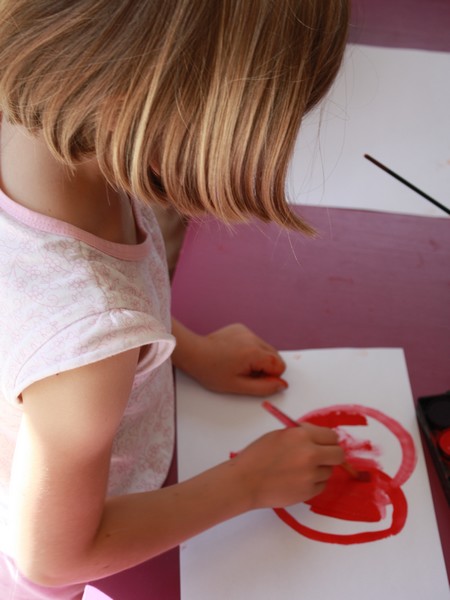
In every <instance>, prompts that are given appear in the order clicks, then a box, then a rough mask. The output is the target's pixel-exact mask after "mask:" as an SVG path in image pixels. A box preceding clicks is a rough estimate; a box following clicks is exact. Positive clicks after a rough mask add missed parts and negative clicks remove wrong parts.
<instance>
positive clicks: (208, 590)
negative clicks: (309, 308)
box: [177, 349, 449, 600]
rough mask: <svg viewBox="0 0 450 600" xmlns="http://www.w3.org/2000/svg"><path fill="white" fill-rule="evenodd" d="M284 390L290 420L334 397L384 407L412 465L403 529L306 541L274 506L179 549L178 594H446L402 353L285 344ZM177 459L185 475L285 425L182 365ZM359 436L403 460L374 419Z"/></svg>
mask: <svg viewBox="0 0 450 600" xmlns="http://www.w3.org/2000/svg"><path fill="white" fill-rule="evenodd" d="M282 355H283V357H284V359H285V360H286V363H287V371H286V379H287V381H288V382H289V385H290V387H289V389H288V390H287V391H286V392H283V393H282V394H279V395H277V396H274V397H272V398H271V402H272V403H273V404H274V405H276V406H277V407H278V408H280V409H281V410H282V411H283V412H285V413H286V414H288V415H290V416H291V417H292V418H294V419H298V418H300V417H301V416H302V415H304V414H305V413H307V412H310V411H311V410H316V409H318V408H322V407H328V406H331V405H348V404H357V405H360V406H364V407H371V408H373V409H376V410H377V411H381V412H382V413H384V414H386V415H387V416H389V417H391V418H393V419H395V420H396V421H397V422H399V423H400V424H401V425H402V427H403V428H405V429H406V430H407V431H408V432H409V433H410V434H411V436H412V439H413V442H414V446H415V449H416V453H417V464H416V466H415V469H414V471H413V473H412V475H411V476H410V478H409V479H408V481H406V483H405V484H404V485H403V488H402V489H403V492H404V494H405V496H406V499H407V502H408V516H407V520H406V524H405V526H404V528H403V530H402V531H401V532H400V533H399V534H397V535H395V536H391V537H388V538H386V539H382V540H379V541H375V542H370V543H363V544H355V545H348V546H344V545H340V544H335V543H324V542H318V541H315V540H311V539H307V538H306V537H303V536H301V535H300V534H299V533H297V532H296V531H293V530H292V529H290V528H289V527H288V526H287V525H285V524H284V523H283V522H282V521H281V520H280V519H279V518H278V517H277V516H276V515H275V514H274V513H273V511H271V510H270V509H267V510H259V511H255V512H252V513H248V514H245V515H242V516H240V517H237V518H235V519H232V520H230V521H228V522H226V523H223V524H221V525H219V526H217V527H214V528H213V529H211V530H209V531H207V532H205V533H203V534H201V535H199V536H197V537H195V538H193V539H191V540H189V541H188V542H186V543H185V544H183V545H182V547H181V553H180V555H181V598H182V600H209V599H212V598H214V600H230V599H232V600H252V599H255V600H256V599H257V600H273V599H274V598H277V599H278V598H279V599H280V600H284V599H289V600H290V599H293V598H299V599H300V598H302V599H303V598H304V599H308V600H316V599H317V600H325V599H326V600H328V599H329V598H333V599H337V600H340V599H346V600H351V599H356V598H364V599H365V600H370V599H377V600H378V599H379V598H389V599H390V598H395V599H396V600H403V599H404V600H406V599H408V600H423V599H424V598H433V600H448V598H449V589H448V583H447V576H446V571H445V565H444V560H443V555H442V549H441V545H440V540H439V534H438V530H437V525H436V520H435V514H434V508H433V503H432V499H431V494H430V489H429V483H428V476H427V472H426V467H425V464H424V458H423V453H422V447H421V442H420V438H419V433H418V428H417V425H416V418H415V412H414V404H413V399H412V396H411V390H410V386H409V380H408V375H407V370H406V364H405V360H404V356H403V351H402V350H399V349H369V350H366V349H332V350H310V351H301V352H284V353H282ZM177 399H178V400H177V401H178V467H179V477H180V480H184V479H187V478H189V477H191V476H193V475H195V474H197V473H199V472H201V471H203V470H205V469H207V468H209V467H211V466H213V465H214V464H217V463H219V462H222V461H224V460H226V459H227V458H228V455H229V452H230V451H239V450H240V449H242V448H243V447H245V446H246V445H247V444H248V443H249V442H251V441H252V440H253V439H255V438H256V437H258V436H260V435H261V434H263V433H265V432H267V431H269V430H271V429H276V428H279V427H282V425H281V424H280V423H279V422H277V420H276V419H275V418H274V417H273V416H272V415H271V414H269V413H268V412H267V411H265V410H264V409H263V408H262V406H261V399H255V398H249V397H244V396H239V397H237V396H227V395H218V394H213V393H210V392H207V391H206V390H204V389H203V388H201V387H199V386H198V385H197V384H196V383H195V382H194V381H192V380H191V379H189V378H188V377H186V376H184V375H183V374H180V373H177ZM365 429H366V431H365V432H364V435H365V436H367V435H370V436H371V438H372V436H373V437H375V438H377V439H376V441H377V443H379V445H380V446H381V448H382V454H381V456H380V457H379V461H380V463H381V465H382V470H383V471H384V472H386V473H387V474H388V475H390V476H393V475H394V474H395V471H396V469H397V468H398V466H399V463H400V461H401V450H400V446H399V443H398V441H397V439H396V438H395V437H394V436H392V434H391V433H390V432H389V431H387V430H386V429H385V428H384V427H383V426H381V425H380V424H379V423H377V422H376V421H370V422H369V424H368V427H366V428H365ZM290 512H292V514H294V515H295V516H296V518H299V519H300V520H302V521H303V520H304V521H305V523H307V524H308V525H309V526H311V527H313V528H316V529H319V530H320V529H322V530H324V531H327V532H336V533H344V534H348V533H356V532H358V531H368V530H374V529H375V530H376V529H377V528H386V526H387V525H389V519H390V515H389V514H387V516H386V522H387V525H386V523H383V522H382V523H371V524H368V523H349V522H347V521H341V520H339V519H331V518H329V517H320V516H318V515H312V514H311V513H310V511H309V509H308V507H307V506H306V505H304V504H302V505H299V506H298V507H294V508H293V509H292V511H291V509H290Z"/></svg>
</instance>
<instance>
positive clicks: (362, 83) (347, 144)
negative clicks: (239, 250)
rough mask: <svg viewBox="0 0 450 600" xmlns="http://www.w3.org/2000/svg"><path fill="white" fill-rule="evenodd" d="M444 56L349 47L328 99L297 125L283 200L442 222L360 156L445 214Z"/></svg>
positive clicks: (449, 169)
mask: <svg viewBox="0 0 450 600" xmlns="http://www.w3.org/2000/svg"><path fill="white" fill-rule="evenodd" d="M449 98H450V54H449V53H444V52H429V51H420V50H403V49H393V48H373V47H369V46H360V45H349V46H348V49H347V51H346V55H345V60H344V63H343V68H342V71H341V73H340V74H339V76H338V78H337V80H336V82H335V84H334V85H333V87H332V90H331V92H330V95H329V97H328V98H327V99H326V100H325V101H324V102H323V103H322V104H321V105H320V107H319V109H317V110H315V111H313V112H312V113H311V114H310V115H307V116H306V117H305V119H304V122H303V124H302V126H301V130H300V133H299V136H298V140H297V145H296V149H295V152H294V156H293V160H292V163H291V168H290V172H289V176H288V181H287V193H288V196H289V198H290V200H291V201H292V202H293V203H297V204H312V205H319V206H333V207H344V208H359V209H368V210H378V211H387V212H396V213H405V214H413V215H425V216H437V217H444V218H445V217H446V214H445V212H443V211H442V210H440V209H439V208H436V207H435V206H434V205H433V204H431V203H430V202H429V201H428V200H426V199H425V198H423V197H421V196H420V195H418V194H417V193H416V192H414V191H413V190H411V189H409V188H407V187H406V186H405V185H404V184H403V183H400V182H399V181H397V180H396V179H394V178H393V177H392V176H391V175H388V174H387V173H385V172H384V171H382V170H380V169H379V168H378V167H376V166H375V165H373V164H372V163H370V162H369V161H368V160H366V159H365V158H364V154H366V153H367V154H370V155H371V156H373V157H374V158H375V159H377V160H378V161H379V162H381V163H383V164H384V165H385V166H387V167H388V168H390V169H391V170H392V171H394V172H396V173H397V174H398V175H400V176H401V177H403V178H404V179H406V180H407V181H409V182H410V183H412V184H413V185H415V186H416V187H417V188H419V189H420V190H422V191H423V192H425V193H426V194H428V195H429V196H431V197H432V198H433V199H435V200H437V201H438V202H440V203H441V204H443V205H445V206H447V207H448V208H450V111H449V110H448V104H449Z"/></svg>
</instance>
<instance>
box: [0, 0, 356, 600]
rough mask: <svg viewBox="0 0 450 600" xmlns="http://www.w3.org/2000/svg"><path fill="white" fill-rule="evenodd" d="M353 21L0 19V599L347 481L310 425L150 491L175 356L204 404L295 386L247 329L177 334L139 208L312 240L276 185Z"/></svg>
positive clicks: (230, 1)
mask: <svg viewBox="0 0 450 600" xmlns="http://www.w3.org/2000/svg"><path fill="white" fill-rule="evenodd" d="M347 13H348V10H347V2H346V1H345V0H280V1H278V2H272V1H271V0H258V1H255V2H248V1H246V0H141V1H136V0H70V1H69V0H34V1H33V2H29V1H28V0H2V1H1V3H0V109H1V112H2V124H1V154H0V183H1V188H2V192H1V195H0V244H1V257H2V260H1V265H0V278H1V282H0V286H1V287H0V289H1V332H0V385H1V387H0V407H1V424H0V444H1V459H0V550H1V555H0V565H1V566H0V573H1V576H0V590H1V594H0V595H1V597H2V598H8V599H11V598H14V599H15V600H19V599H27V600H30V599H34V598H41V599H42V598H61V599H75V598H81V597H82V593H83V588H84V585H83V582H86V581H89V580H93V579H96V578H100V577H104V576H106V575H109V574H112V573H116V572H118V571H120V570H123V569H127V568H128V567H131V566H133V565H136V564H138V563H140V562H142V561H145V560H147V559H149V558H150V557H152V556H155V555H157V554H158V553H161V552H164V551H165V550H167V549H169V548H171V547H173V546H175V545H177V544H179V543H180V542H182V541H183V540H185V539H186V538H188V537H190V536H193V535H195V534H197V533H199V532H201V531H203V530H205V529H206V528H208V527H212V526H214V525H215V524H217V523H219V522H221V521H224V520H225V519H229V518H231V517H234V516H235V515H238V514H241V513H243V512H245V511H249V510H252V509H255V508H261V507H271V506H274V505H276V506H286V505H289V504H292V503H295V502H299V501H302V500H305V499H307V498H310V497H311V496H313V495H315V494H317V493H319V492H320V491H321V490H322V489H323V488H324V486H325V484H326V481H327V479H328V477H329V476H330V473H331V469H332V466H333V465H336V464H339V463H340V462H342V461H343V454H342V450H341V448H340V447H339V445H338V440H337V437H336V434H335V433H334V432H333V431H331V430H329V429H324V428H319V427H313V426H307V425H305V426H304V427H303V426H302V427H301V428H292V429H287V430H282V431H275V432H272V433H270V434H268V435H265V436H264V437H262V438H260V439H258V440H256V441H255V442H254V443H252V444H251V445H250V446H248V447H247V448H246V449H244V450H243V451H242V452H241V453H240V454H239V455H238V456H237V457H235V458H233V459H232V460H230V461H227V462H225V463H223V464H220V465H218V466H217V467H215V468H213V469H211V470H209V471H207V472H205V473H202V474H200V475H198V476H197V477H195V478H193V479H191V480H189V481H185V482H182V483H180V484H178V485H174V486H171V487H161V485H162V484H163V482H164V479H165V477H166V474H167V470H168V467H169V464H170V461H171V456H172V448H173V438H174V431H173V430H174V427H173V382H172V377H171V365H170V361H169V356H170V355H172V361H173V364H174V365H176V366H177V367H179V368H181V369H183V370H185V371H186V372H187V373H188V374H190V375H191V376H192V377H195V378H196V379H198V380H199V381H200V382H201V383H202V384H204V385H205V386H208V387H209V388H211V389H213V390H216V391H226V392H236V393H248V394H254V395H266V394H270V393H273V392H275V391H277V390H279V389H283V388H284V387H285V386H286V383H285V382H284V381H283V380H282V379H281V375H282V373H283V370H284V365H283V363H282V361H281V359H280V357H279V355H278V353H277V352H276V350H275V349H273V348H272V347H270V346H268V345H267V344H265V343H264V342H263V341H262V340H260V339H259V338H257V337H256V336H255V335H253V334H252V333H251V332H249V331H248V330H247V329H246V328H244V327H242V326H231V327H228V328H225V329H223V330H220V331H217V332H215V333H212V334H211V335H209V336H206V337H201V336H197V335H195V334H194V333H193V332H191V331H189V330H187V329H186V328H185V327H183V326H182V325H181V324H179V323H176V322H174V323H173V324H172V326H171V323H170V316H169V284H168V277H167V268H166V265H165V262H164V261H165V259H164V251H163V244H162V239H161V236H160V233H159V229H158V226H157V224H156V222H155V219H154V215H153V212H152V209H151V208H150V205H151V204H158V205H161V206H163V207H167V206H169V207H172V208H174V209H175V210H176V211H177V212H178V213H180V214H182V215H185V216H188V217H189V216H191V217H192V216H196V215H200V214H203V213H211V214H213V215H216V216H217V217H219V218H221V219H223V220H225V221H237V220H245V219H248V218H249V217H251V216H256V217H258V218H260V219H262V220H263V221H275V222H277V223H279V224H282V225H283V226H287V227H290V228H291V229H293V230H296V231H303V232H305V233H309V232H311V228H310V227H309V226H308V225H307V224H306V223H304V222H303V221H302V220H301V219H299V218H298V217H297V216H296V215H295V214H294V213H293V212H291V211H290V209H289V207H288V205H287V203H286V200H285V196H284V180H285V174H286V169H287V165H288V161H289V157H290V154H291V151H292V149H293V145H294V142H295V138H296V135H297V131H298V127H299V124H300V121H301V119H302V116H303V115H304V114H305V113H306V112H307V111H308V110H309V109H310V108H311V107H313V106H314V105H315V104H316V103H317V102H318V101H319V100H320V99H321V98H322V97H323V95H324V94H325V92H326V91H327V89H328V88H329V86H330V84H331V82H332V81H333V79H334V77H335V75H336V73H337V71H338V68H339V64H340V62H341V58H342V53H343V48H344V45H345V38H346V31H347V19H348V14H347ZM175 340H176V346H175ZM255 373H258V374H259V375H261V374H262V375H263V376H259V377H254V374H255Z"/></svg>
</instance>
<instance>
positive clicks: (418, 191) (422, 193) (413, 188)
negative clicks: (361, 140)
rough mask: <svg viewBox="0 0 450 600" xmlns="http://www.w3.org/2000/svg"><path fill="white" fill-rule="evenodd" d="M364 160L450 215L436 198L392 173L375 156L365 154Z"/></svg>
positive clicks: (449, 211)
mask: <svg viewBox="0 0 450 600" xmlns="http://www.w3.org/2000/svg"><path fill="white" fill-rule="evenodd" d="M364 158H367V160H370V162H371V163H373V164H374V165H376V166H377V167H378V168H380V169H382V170H383V171H385V172H386V173H388V174H389V175H392V177H394V178H395V179H397V180H398V181H401V183H403V184H404V185H406V186H407V187H409V188H410V189H411V190H414V191H415V192H416V193H417V194H420V195H421V196H422V198H425V199H426V200H428V202H431V204H434V206H437V207H438V208H440V209H441V210H442V211H444V212H445V213H447V214H448V215H450V208H447V207H446V206H444V205H443V204H441V203H440V202H438V201H437V200H435V199H434V198H432V197H431V196H429V195H428V194H426V193H425V192H422V190H419V188H418V187H416V186H415V185H413V184H412V183H410V182H409V181H407V180H406V179H404V178H403V177H401V176H400V175H398V173H395V171H392V169H389V168H388V167H386V166H385V165H383V163H380V161H378V160H376V159H375V158H373V156H370V154H364Z"/></svg>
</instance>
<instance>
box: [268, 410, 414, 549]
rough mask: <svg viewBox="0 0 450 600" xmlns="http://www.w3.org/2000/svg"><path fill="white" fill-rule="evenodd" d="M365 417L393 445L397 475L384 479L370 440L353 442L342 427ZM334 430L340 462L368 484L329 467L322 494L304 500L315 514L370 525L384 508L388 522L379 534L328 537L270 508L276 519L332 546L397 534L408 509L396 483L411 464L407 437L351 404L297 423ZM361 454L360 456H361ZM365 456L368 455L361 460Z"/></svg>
mask: <svg viewBox="0 0 450 600" xmlns="http://www.w3.org/2000/svg"><path fill="white" fill-rule="evenodd" d="M367 417H370V418H372V419H375V420H376V421H378V422H379V423H381V424H382V425H384V426H385V427H386V428H387V429H388V430H389V431H390V432H391V433H392V434H393V435H394V436H395V437H396V438H397V439H398V441H399V443H400V446H401V449H402V460H401V464H400V466H399V469H398V471H397V473H396V474H395V475H394V477H390V476H389V475H387V474H386V473H383V471H382V470H381V468H380V465H379V464H378V462H377V461H376V460H375V456H377V455H379V454H380V452H379V450H378V449H377V448H376V447H375V446H373V444H372V443H371V442H370V440H357V439H355V438H353V436H351V435H350V434H349V433H348V432H345V431H340V430H339V428H340V427H343V426H367ZM297 422H298V423H301V422H308V423H313V424H315V425H321V426H323V427H331V428H334V429H336V430H337V432H338V434H339V436H340V443H341V445H342V446H343V447H344V450H345V454H346V459H347V460H349V462H351V464H352V466H354V467H355V468H356V469H359V470H363V471H369V473H370V475H371V477H370V481H367V482H361V481H355V480H354V479H352V478H351V477H350V476H349V475H348V473H346V472H345V471H344V470H343V469H339V468H335V469H333V473H332V476H331V477H330V479H329V481H328V483H327V487H326V488H325V490H324V491H323V492H322V493H321V494H319V495H318V496H315V497H314V498H311V499H310V500H308V501H307V502H306V504H308V505H309V506H310V507H311V511H312V512H314V513H316V514H321V515H325V516H328V517H333V518H335V519H341V520H346V521H358V522H363V523H376V522H380V521H381V520H382V519H383V518H385V516H386V513H387V510H386V509H387V507H388V506H392V509H393V510H392V519H391V524H390V526H389V527H387V528H386V529H382V530H379V531H365V532H360V533H355V534H334V533H324V532H321V531H316V530H314V529H311V528H310V527H307V526H306V525H303V524H302V523H300V522H299V521H298V520H297V519H296V518H295V517H293V516H292V515H291V514H290V513H289V512H288V511H287V510H286V509H284V508H275V509H274V511H275V513H276V514H277V515H278V517H279V518H280V519H281V520H282V521H283V522H284V523H286V524H287V525H289V527H291V528H292V529H293V530H294V531H296V532H297V533H300V534H301V535H303V536H305V537H307V538H309V539H312V540H316V541H319V542H327V543H334V544H345V545H349V544H361V543H366V542H373V541H376V540H381V539H383V538H386V537H389V536H392V535H396V534H398V533H399V532H400V531H401V530H402V529H403V527H404V525H405V523H406V518H407V514H408V505H407V501H406V498H405V495H404V493H403V491H402V490H401V487H400V486H401V485H403V483H405V481H407V480H408V478H409V477H410V475H411V473H412V472H413V470H414V467H415V464H416V453H415V448H414V442H413V440H412V437H411V435H410V434H409V433H408V432H407V431H406V430H405V429H404V428H403V427H402V426H401V425H400V424H399V423H398V422H397V421H395V420H394V419H392V418H391V417H388V416H387V415H385V414H384V413H382V412H380V411H378V410H375V409H373V408H370V407H367V406H360V405H357V404H348V405H336V406H331V407H328V408H324V409H320V410H316V411H312V412H310V413H308V414H306V415H304V416H303V417H302V418H301V419H298V421H297ZM361 451H364V453H365V456H361V455H360V453H361ZM367 455H368V456H367Z"/></svg>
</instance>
